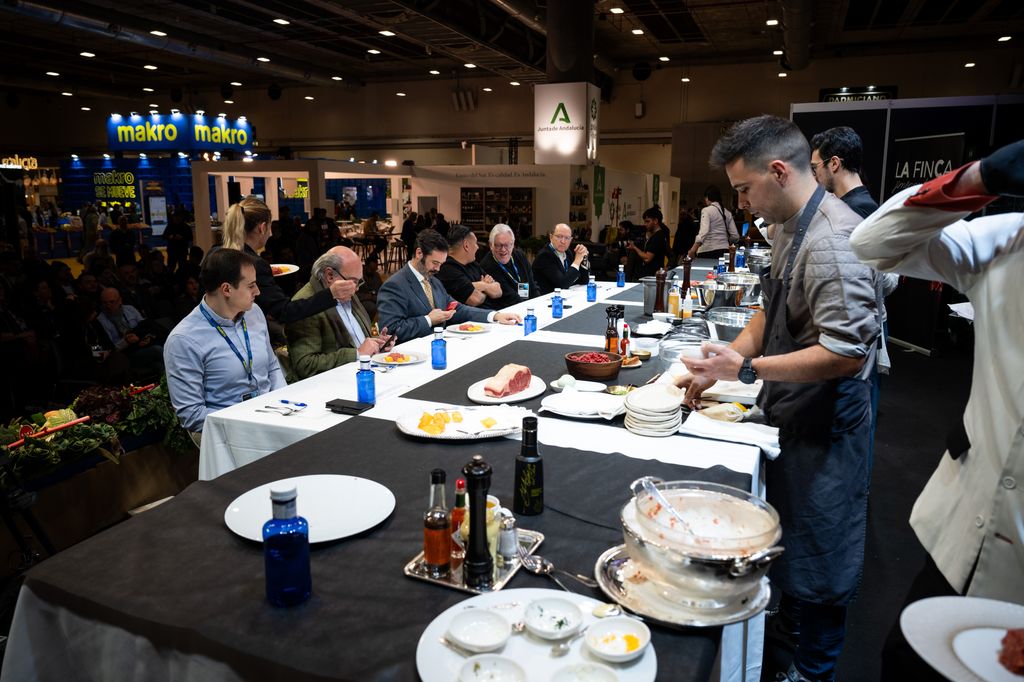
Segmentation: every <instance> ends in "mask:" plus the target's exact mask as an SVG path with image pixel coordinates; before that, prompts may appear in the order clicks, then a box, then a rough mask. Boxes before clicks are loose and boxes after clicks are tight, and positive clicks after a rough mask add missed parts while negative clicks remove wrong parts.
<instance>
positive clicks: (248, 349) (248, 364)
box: [199, 306, 256, 400]
mask: <svg viewBox="0 0 1024 682" xmlns="http://www.w3.org/2000/svg"><path fill="white" fill-rule="evenodd" d="M199 310H200V311H201V312H202V313H203V317H205V318H206V321H207V322H209V323H210V326H211V327H213V328H214V329H216V330H217V332H218V333H220V337H221V338H222V339H224V341H225V342H227V344H228V348H230V349H231V351H232V352H233V353H234V354H235V357H236V358H238V361H239V362H241V363H242V369H243V370H245V375H246V377H248V379H249V388H251V389H252V391H255V390H256V380H255V379H254V378H253V371H252V346H251V345H250V343H249V328H248V327H247V326H246V324H245V315H243V316H242V321H241V324H242V333H243V334H244V336H245V353H246V356H247V358H248V361H246V359H245V358H243V357H242V353H241V352H240V351H239V350H238V348H237V347H236V346H235V344H234V342H233V341H232V340H231V337H229V336H228V334H227V332H226V331H224V328H223V327H221V326H220V324H219V323H218V322H217V321H216V320H215V319H213V316H212V315H210V313H209V312H207V310H206V308H205V307H203V306H199ZM246 396H248V397H252V395H251V393H247V394H246ZM246 396H243V400H244V399H246Z"/></svg>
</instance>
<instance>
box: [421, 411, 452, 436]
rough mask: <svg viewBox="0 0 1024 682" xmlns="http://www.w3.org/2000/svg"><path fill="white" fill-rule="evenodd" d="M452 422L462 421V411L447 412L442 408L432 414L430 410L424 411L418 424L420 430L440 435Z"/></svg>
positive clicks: (432, 434)
mask: <svg viewBox="0 0 1024 682" xmlns="http://www.w3.org/2000/svg"><path fill="white" fill-rule="evenodd" d="M452 422H454V423H456V424H460V423H462V413H461V412H458V411H455V412H451V413H449V412H446V411H444V410H441V411H439V412H435V413H433V414H431V413H430V412H424V413H423V414H422V415H421V416H420V423H419V424H418V425H417V426H418V428H419V430H420V431H423V432H425V433H429V434H430V435H431V436H439V435H441V434H442V433H444V430H445V427H446V426H447V425H448V424H451V423H452Z"/></svg>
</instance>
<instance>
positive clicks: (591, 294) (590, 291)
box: [587, 275, 597, 303]
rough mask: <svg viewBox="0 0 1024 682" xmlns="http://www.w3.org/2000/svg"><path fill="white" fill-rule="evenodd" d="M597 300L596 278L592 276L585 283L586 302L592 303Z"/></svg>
mask: <svg viewBox="0 0 1024 682" xmlns="http://www.w3.org/2000/svg"><path fill="white" fill-rule="evenodd" d="M596 300H597V277H595V276H594V275H591V276H590V280H588V281H587V302H589V303H593V302H594V301H596Z"/></svg>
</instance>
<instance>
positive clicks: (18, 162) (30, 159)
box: [0, 154, 39, 171]
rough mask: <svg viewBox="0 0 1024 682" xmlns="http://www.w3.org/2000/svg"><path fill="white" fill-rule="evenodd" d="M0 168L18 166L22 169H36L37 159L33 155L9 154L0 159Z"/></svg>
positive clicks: (37, 165) (37, 167) (37, 166)
mask: <svg viewBox="0 0 1024 682" xmlns="http://www.w3.org/2000/svg"><path fill="white" fill-rule="evenodd" d="M0 168H20V169H22V170H27V171H31V170H38V169H39V160H38V159H36V157H34V156H18V155H17V154H15V155H14V156H9V157H7V158H5V159H3V160H2V161H0Z"/></svg>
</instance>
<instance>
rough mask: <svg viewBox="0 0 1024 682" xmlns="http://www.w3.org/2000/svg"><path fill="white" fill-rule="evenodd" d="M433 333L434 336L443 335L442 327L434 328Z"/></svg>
mask: <svg viewBox="0 0 1024 682" xmlns="http://www.w3.org/2000/svg"><path fill="white" fill-rule="evenodd" d="M434 333H435V334H443V333H444V327H434Z"/></svg>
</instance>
